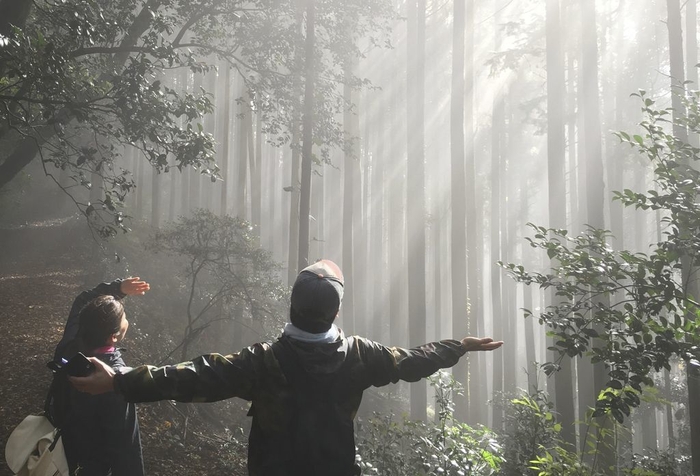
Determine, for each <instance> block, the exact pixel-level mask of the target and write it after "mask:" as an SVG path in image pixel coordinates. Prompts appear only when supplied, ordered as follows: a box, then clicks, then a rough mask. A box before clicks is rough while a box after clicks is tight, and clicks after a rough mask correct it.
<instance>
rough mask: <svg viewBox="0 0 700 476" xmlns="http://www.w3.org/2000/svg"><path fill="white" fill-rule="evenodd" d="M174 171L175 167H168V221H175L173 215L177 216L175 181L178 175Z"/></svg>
mask: <svg viewBox="0 0 700 476" xmlns="http://www.w3.org/2000/svg"><path fill="white" fill-rule="evenodd" d="M176 171H177V169H176V168H175V167H173V168H171V169H170V173H169V174H168V177H169V179H170V185H169V188H170V192H169V193H170V195H169V196H168V221H175V217H176V216H177V197H178V189H177V182H178V179H179V178H180V177H179V173H176Z"/></svg>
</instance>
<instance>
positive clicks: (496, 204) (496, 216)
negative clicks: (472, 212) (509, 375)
mask: <svg viewBox="0 0 700 476" xmlns="http://www.w3.org/2000/svg"><path fill="white" fill-rule="evenodd" d="M496 95H497V96H496V97H495V99H494V103H493V123H492V130H491V217H490V218H491V222H490V223H491V231H490V241H491V250H490V253H489V258H490V261H491V310H492V313H493V329H494V330H493V338H494V339H495V340H502V339H503V322H502V316H503V294H502V292H501V270H500V267H499V266H498V265H497V264H496V263H497V261H499V260H500V259H501V223H502V221H501V212H502V210H501V193H502V192H501V177H500V175H499V174H500V171H501V161H502V160H504V159H503V156H502V155H503V136H504V132H503V128H504V127H505V124H504V123H505V101H504V98H503V96H502V94H501V93H499V92H496ZM493 394H494V396H502V395H503V353H502V352H494V353H493ZM503 417H504V415H503V407H502V406H501V405H497V406H495V407H494V410H493V423H492V427H493V429H494V430H495V431H496V432H499V431H502V430H503V423H504V420H503Z"/></svg>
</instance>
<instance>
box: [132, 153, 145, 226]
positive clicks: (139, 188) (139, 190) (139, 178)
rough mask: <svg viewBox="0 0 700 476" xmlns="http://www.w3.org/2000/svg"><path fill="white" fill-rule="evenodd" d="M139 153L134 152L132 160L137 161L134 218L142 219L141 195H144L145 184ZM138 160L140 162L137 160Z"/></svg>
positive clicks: (141, 158)
mask: <svg viewBox="0 0 700 476" xmlns="http://www.w3.org/2000/svg"><path fill="white" fill-rule="evenodd" d="M139 155H140V152H139V151H136V154H134V158H135V159H136V160H138V164H137V165H136V177H135V179H136V180H135V183H136V212H135V215H136V218H139V219H142V218H143V195H144V190H143V189H144V187H145V182H144V180H143V176H144V171H143V169H144V167H143V162H144V161H143V157H139ZM139 159H140V160H139Z"/></svg>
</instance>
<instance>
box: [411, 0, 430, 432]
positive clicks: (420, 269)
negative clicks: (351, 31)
mask: <svg viewBox="0 0 700 476" xmlns="http://www.w3.org/2000/svg"><path fill="white" fill-rule="evenodd" d="M408 29H409V32H408V41H407V42H406V44H407V47H408V49H407V56H408V68H407V72H408V83H407V84H408V89H407V93H408V96H407V121H408V142H407V147H408V168H407V171H406V184H407V190H406V192H407V195H406V217H407V226H406V229H407V242H408V251H409V252H408V289H409V293H408V320H409V324H408V332H409V343H410V345H419V344H422V343H423V342H424V341H425V315H426V302H425V289H426V286H425V228H426V227H425V163H424V161H425V157H424V155H425V137H424V134H425V129H424V121H425V118H424V107H425V106H424V102H425V0H409V1H408ZM427 400H428V399H427V387H426V383H425V381H424V380H422V381H420V382H416V383H414V384H413V385H411V418H412V419H414V420H425V419H426V416H427V404H428V401H427Z"/></svg>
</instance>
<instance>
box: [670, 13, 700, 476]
mask: <svg viewBox="0 0 700 476" xmlns="http://www.w3.org/2000/svg"><path fill="white" fill-rule="evenodd" d="M666 6H667V9H668V21H667V23H666V24H667V25H668V38H669V51H670V56H671V92H672V96H671V105H672V107H673V118H674V123H673V135H675V136H676V137H677V138H678V139H680V140H682V141H685V142H688V132H687V130H686V128H685V127H684V126H683V125H682V124H680V123H679V122H678V119H679V118H682V117H684V116H685V109H684V107H683V103H682V101H681V98H680V97H679V96H680V95H681V94H683V89H684V87H683V81H684V77H685V74H684V68H683V39H682V38H683V33H682V29H681V9H680V2H679V0H667V1H666ZM698 271H699V269H698V267H697V266H695V265H694V263H693V262H692V258H691V257H684V259H683V268H682V278H683V282H684V283H687V288H686V289H687V291H686V292H688V294H689V295H691V296H700V280H698V279H697V276H698ZM686 369H687V370H686V372H687V374H686V378H687V383H688V416H689V422H690V452H691V457H692V467H693V474H694V475H700V366H698V365H697V364H695V363H693V362H692V361H691V362H688V365H687V366H686Z"/></svg>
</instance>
